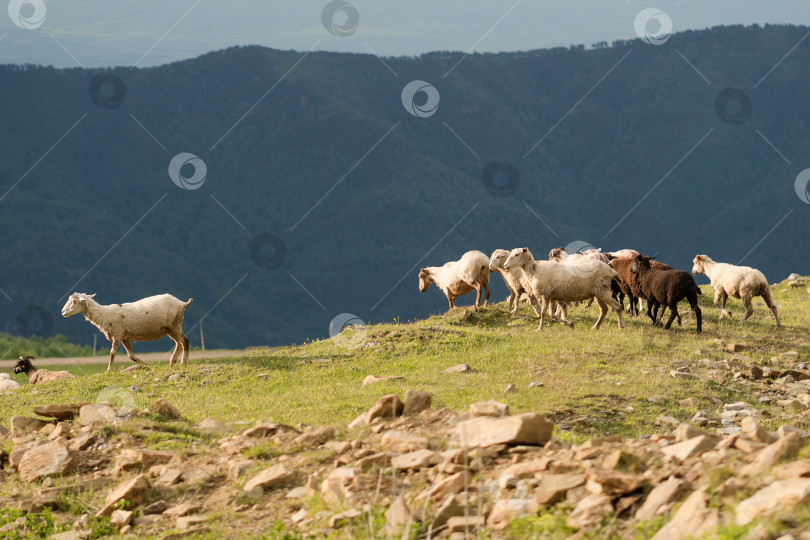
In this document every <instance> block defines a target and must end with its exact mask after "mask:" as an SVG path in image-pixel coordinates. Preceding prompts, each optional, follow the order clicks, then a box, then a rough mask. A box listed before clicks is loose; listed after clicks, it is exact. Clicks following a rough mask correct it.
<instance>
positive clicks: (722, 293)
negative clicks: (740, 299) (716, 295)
mask: <svg viewBox="0 0 810 540" xmlns="http://www.w3.org/2000/svg"><path fill="white" fill-rule="evenodd" d="M726 302H728V293H727V292H726V291H724V290H723V289H720V318H721V319H722V318H723V317H728V318H729V319H733V318H734V317H733V316H732V315H731V312H730V311H729V310H727V309H726Z"/></svg>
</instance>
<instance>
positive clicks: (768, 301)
mask: <svg viewBox="0 0 810 540" xmlns="http://www.w3.org/2000/svg"><path fill="white" fill-rule="evenodd" d="M760 296H761V297H762V299H763V300H765V305H766V306H768V309H770V310H771V311H772V312H773V318H774V319H776V327H777V328H781V327H782V322H781V321H780V320H779V313H777V311H776V304H774V303H773V299H772V298H771V290H770V288H766V289H765V290H764V291H762V294H760Z"/></svg>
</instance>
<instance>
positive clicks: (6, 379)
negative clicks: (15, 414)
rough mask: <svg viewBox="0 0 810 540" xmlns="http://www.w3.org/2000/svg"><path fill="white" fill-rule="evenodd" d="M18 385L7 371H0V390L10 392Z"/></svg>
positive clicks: (18, 386)
mask: <svg viewBox="0 0 810 540" xmlns="http://www.w3.org/2000/svg"><path fill="white" fill-rule="evenodd" d="M20 386H21V385H20V383H18V382H17V381H15V380H14V379H12V378H11V375H9V374H8V373H0V392H10V391H11V390H15V389H17V388H20Z"/></svg>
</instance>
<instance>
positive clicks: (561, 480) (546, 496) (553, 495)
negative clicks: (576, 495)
mask: <svg viewBox="0 0 810 540" xmlns="http://www.w3.org/2000/svg"><path fill="white" fill-rule="evenodd" d="M583 485H585V475H584V474H551V473H542V475H541V476H540V483H539V484H538V485H537V488H536V489H535V490H534V500H535V502H536V503H537V504H538V505H540V506H546V505H551V504H557V503H558V502H560V501H562V500H563V499H565V495H566V493H568V491H570V490H572V489H574V488H576V487H579V486H583Z"/></svg>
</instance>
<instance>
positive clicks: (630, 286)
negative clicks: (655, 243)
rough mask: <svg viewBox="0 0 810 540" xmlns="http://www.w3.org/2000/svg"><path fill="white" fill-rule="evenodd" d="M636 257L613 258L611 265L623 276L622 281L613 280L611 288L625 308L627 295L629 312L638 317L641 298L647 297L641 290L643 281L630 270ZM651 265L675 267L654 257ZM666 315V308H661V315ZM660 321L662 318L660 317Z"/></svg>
mask: <svg viewBox="0 0 810 540" xmlns="http://www.w3.org/2000/svg"><path fill="white" fill-rule="evenodd" d="M634 260H635V259H634V258H628V257H617V258H614V259H611V261H610V266H611V267H612V268H613V269H614V270H616V272H617V273H618V274H619V275H620V276H621V277H622V283H619V282H618V281H615V280H614V281H613V283H612V284H611V288H612V290H613V292H614V294H615V297H616V300H617V301H618V302H619V304H621V306H622V309H624V297H625V296H627V299H628V302H629V304H630V305H629V307H628V309H629V313H630V316H631V317H637V316H638V315H639V313H640V311H639V300H641V299H645V300H646V297H645V296H644V294H643V293H642V291H641V283H640V282H639V278H638V275H637V274H634V273H633V272H631V271H630V267H631V266H632V265H633V261H634ZM650 267H651V268H652V269H653V270H672V269H673V268H672V267H671V266H670V265H668V264H665V263H662V262H661V261H656V260H654V259H650ZM663 316H664V310H663V309H662V310H661V313H660V314H659V317H661V318H662V317H663ZM659 321H660V318H659ZM677 321H678V326H680V325H681V316H680V315H678V316H677Z"/></svg>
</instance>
